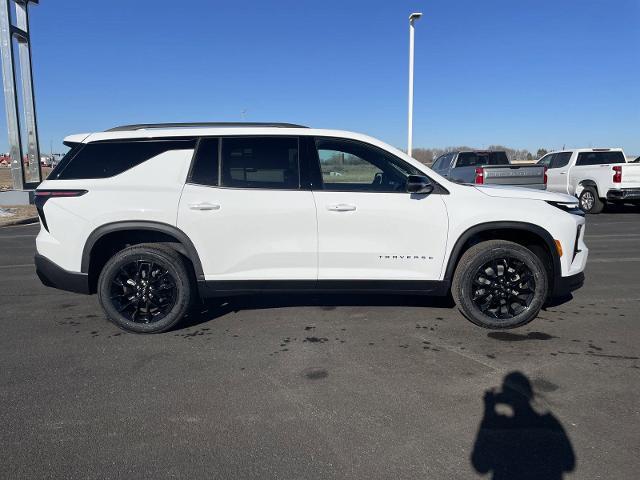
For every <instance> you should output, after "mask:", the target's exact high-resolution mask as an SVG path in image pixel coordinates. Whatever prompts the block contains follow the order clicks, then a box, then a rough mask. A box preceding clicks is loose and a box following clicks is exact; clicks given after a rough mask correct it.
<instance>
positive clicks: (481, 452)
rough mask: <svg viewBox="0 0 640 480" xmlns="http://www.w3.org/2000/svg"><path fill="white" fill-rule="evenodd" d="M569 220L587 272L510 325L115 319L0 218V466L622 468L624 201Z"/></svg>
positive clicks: (358, 474) (347, 315)
mask: <svg viewBox="0 0 640 480" xmlns="http://www.w3.org/2000/svg"><path fill="white" fill-rule="evenodd" d="M587 221H588V225H587V237H586V242H587V245H588V246H589V248H590V250H591V255H590V261H589V264H588V268H587V272H586V274H587V281H586V284H585V287H584V288H583V289H581V290H579V291H578V292H576V294H575V297H574V298H573V299H572V300H571V301H569V302H568V303H565V304H562V305H557V306H554V307H550V308H548V309H547V310H546V311H543V312H541V315H540V317H539V318H538V319H537V320H535V321H534V322H533V323H531V324H529V325H528V326H526V327H523V328H521V329H518V330H512V331H509V332H490V331H487V330H483V329H480V328H478V327H475V326H474V325H472V324H471V323H469V322H467V321H466V320H464V319H463V318H462V317H461V316H460V315H459V314H458V313H457V311H456V310H454V309H452V308H449V307H448V306H446V305H445V304H443V303H441V302H440V303H438V302H435V303H434V302H429V301H426V300H423V299H420V298H406V297H388V298H387V297H381V296H375V297H362V296H357V297H348V296H347V297H335V296H324V297H269V298H267V299H257V298H249V299H246V298H245V299H235V300H230V301H229V302H228V303H226V304H224V303H222V302H221V303H220V304H214V305H212V306H211V307H210V309H209V311H208V312H206V313H204V314H203V316H202V318H198V319H195V320H194V321H193V322H192V324H191V325H190V326H184V327H183V328H180V329H178V330H175V331H173V332H169V333H166V334H162V335H154V336H140V335H133V334H127V333H124V332H122V331H120V330H118V329H117V328H116V327H115V326H113V325H112V324H110V323H108V322H107V321H106V320H105V319H104V318H103V316H102V313H101V311H100V309H99V307H98V302H97V299H96V297H95V296H93V297H85V296H81V295H75V294H67V293H64V292H59V291H56V290H53V289H48V288H46V287H43V286H42V285H41V284H40V283H39V281H38V280H37V278H36V276H35V271H34V268H33V266H32V265H31V264H32V257H33V253H34V237H35V235H36V233H37V230H38V227H37V226H20V227H7V228H2V229H0V292H1V293H0V322H1V323H0V325H1V328H2V333H1V334H0V345H1V347H0V365H1V366H2V368H1V369H0V383H1V388H0V400H1V405H2V409H1V411H0V419H1V423H2V429H1V430H0V451H2V461H0V477H1V478H7V479H8V478H114V477H122V478H155V479H157V478H205V477H206V478H259V479H265V478H290V479H295V478H365V479H374V478H425V479H427V478H429V479H434V478H435V479H441V478H442V479H457V478H478V477H480V476H481V472H485V471H487V470H493V471H502V472H511V474H510V475H508V476H507V477H497V478H514V479H519V478H538V479H543V478H544V479H546V478H562V477H561V476H562V472H565V473H566V477H564V478H580V479H592V478H593V479H596V478H607V479H609V478H616V479H634V478H638V471H639V470H640V457H639V456H638V452H640V435H639V434H638V432H639V431H640V311H639V310H640V279H639V273H640V251H639V249H638V245H639V242H640V213H638V211H637V210H622V211H619V212H616V213H605V214H601V215H597V216H591V217H588V220H587ZM505 377H506V378H507V379H508V381H507V383H508V385H510V386H511V387H509V388H504V389H503V388H502V387H501V385H502V384H503V380H504V379H505ZM528 384H530V385H531V386H532V389H533V398H531V399H530V400H529V399H527V395H528V392H527V388H528V387H527V385H528ZM492 389H495V390H496V394H495V401H496V403H497V404H498V406H496V407H495V409H494V407H493V405H492V403H491V401H492V399H493V398H494V395H493V394H492V393H488V394H487V392H491V390H492ZM514 390H515V391H519V392H520V393H523V395H520V399H519V400H514V398H513V395H510V392H511V393H512V392H513V391H514ZM485 402H486V405H487V408H486V412H485ZM508 405H510V406H508ZM494 410H497V411H498V412H504V413H509V414H510V415H511V418H505V417H504V416H501V417H498V416H496V415H495V414H493V413H492V412H494ZM485 413H486V414H485ZM481 422H484V423H483V425H484V427H485V428H483V429H482V430H479V427H480V425H481ZM531 473H534V475H532V476H527V474H531ZM554 475H555V476H554Z"/></svg>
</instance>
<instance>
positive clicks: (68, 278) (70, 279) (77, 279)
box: [34, 253, 91, 294]
mask: <svg viewBox="0 0 640 480" xmlns="http://www.w3.org/2000/svg"><path fill="white" fill-rule="evenodd" d="M34 261H35V264H36V274H37V275H38V278H39V279H40V281H41V282H42V283H43V284H44V285H45V286H47V287H53V288H58V289H60V290H66V291H68V292H75V293H85V294H89V293H91V292H90V291H89V275H87V274H86V273H80V272H69V271H68V270H65V269H64V268H62V267H60V266H58V265H56V264H55V263H53V262H52V261H51V260H49V259H48V258H47V257H44V256H42V255H40V254H38V253H36V255H35V257H34Z"/></svg>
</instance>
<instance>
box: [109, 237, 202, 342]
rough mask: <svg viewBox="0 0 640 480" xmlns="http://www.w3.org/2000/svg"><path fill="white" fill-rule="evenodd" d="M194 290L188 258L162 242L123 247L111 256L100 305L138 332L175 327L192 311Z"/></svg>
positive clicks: (123, 325)
mask: <svg viewBox="0 0 640 480" xmlns="http://www.w3.org/2000/svg"><path fill="white" fill-rule="evenodd" d="M193 292H194V288H193V281H192V278H191V275H190V274H189V269H188V268H187V265H186V264H185V260H184V259H183V258H182V256H181V255H180V254H179V253H178V252H176V251H175V250H173V249H172V248H170V247H166V246H163V245H158V244H141V245H134V246H132V247H128V248H125V249H124V250H121V251H120V252H118V253H116V254H115V255H114V256H113V257H112V258H111V259H109V261H108V262H107V263H106V265H105V266H104V268H103V269H102V272H101V273H100V278H99V280H98V297H99V300H100V305H102V308H103V310H104V311H105V313H106V314H107V317H108V318H109V320H111V321H112V322H113V323H115V324H116V325H117V326H119V327H120V328H122V329H124V330H128V331H131V332H136V333H159V332H164V331H166V330H168V329H170V328H171V327H173V326H174V325H175V324H177V323H178V322H179V321H180V320H181V319H182V318H183V317H184V316H185V315H186V314H187V313H188V311H189V307H190V305H191V298H192V295H193Z"/></svg>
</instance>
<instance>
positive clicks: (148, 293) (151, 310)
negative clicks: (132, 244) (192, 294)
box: [110, 259, 177, 323]
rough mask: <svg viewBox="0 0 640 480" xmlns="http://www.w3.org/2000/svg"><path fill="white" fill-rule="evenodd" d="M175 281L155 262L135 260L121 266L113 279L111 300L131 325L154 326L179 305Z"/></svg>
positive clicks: (167, 271)
mask: <svg viewBox="0 0 640 480" xmlns="http://www.w3.org/2000/svg"><path fill="white" fill-rule="evenodd" d="M176 288H177V287H176V281H175V279H174V278H173V276H172V275H171V273H169V270H167V269H166V268H165V267H163V266H162V265H161V264H159V263H154V262H153V261H152V260H150V261H147V260H141V259H138V260H134V261H132V262H129V263H126V264H124V265H121V266H120V269H119V270H118V271H117V272H116V274H115V276H114V277H113V279H112V280H111V291H110V294H111V295H110V299H111V301H112V302H113V305H114V306H115V308H116V310H117V311H118V312H119V313H120V314H121V315H123V316H124V317H126V318H127V319H128V320H129V321H131V322H137V323H153V322H158V321H160V320H162V319H163V318H164V317H166V316H167V314H168V313H169V312H171V309H172V308H173V306H174V305H175V302H176V293H177V292H176Z"/></svg>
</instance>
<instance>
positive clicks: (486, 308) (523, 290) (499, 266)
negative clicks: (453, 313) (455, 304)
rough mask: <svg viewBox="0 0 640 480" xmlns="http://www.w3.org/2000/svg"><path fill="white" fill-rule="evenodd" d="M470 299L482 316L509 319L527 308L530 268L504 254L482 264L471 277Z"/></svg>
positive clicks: (531, 279)
mask: <svg viewBox="0 0 640 480" xmlns="http://www.w3.org/2000/svg"><path fill="white" fill-rule="evenodd" d="M470 288H471V292H472V293H471V301H472V302H473V303H474V304H475V306H476V307H477V308H478V309H479V310H480V312H482V313H483V314H484V315H486V316H489V317H492V318H499V319H509V318H513V317H515V316H517V315H519V314H521V313H523V312H524V311H525V310H527V309H528V308H529V306H530V305H531V302H532V301H533V298H534V296H535V295H534V294H535V289H536V284H535V279H534V276H533V273H532V271H531V269H530V268H529V267H528V266H527V264H526V263H525V262H523V261H522V260H520V259H519V258H515V257H510V256H505V257H498V258H494V259H492V260H490V261H488V262H486V263H485V264H483V265H482V266H481V267H480V268H479V269H478V270H477V271H476V273H475V275H474V276H473V277H472V280H471V286H470Z"/></svg>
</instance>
